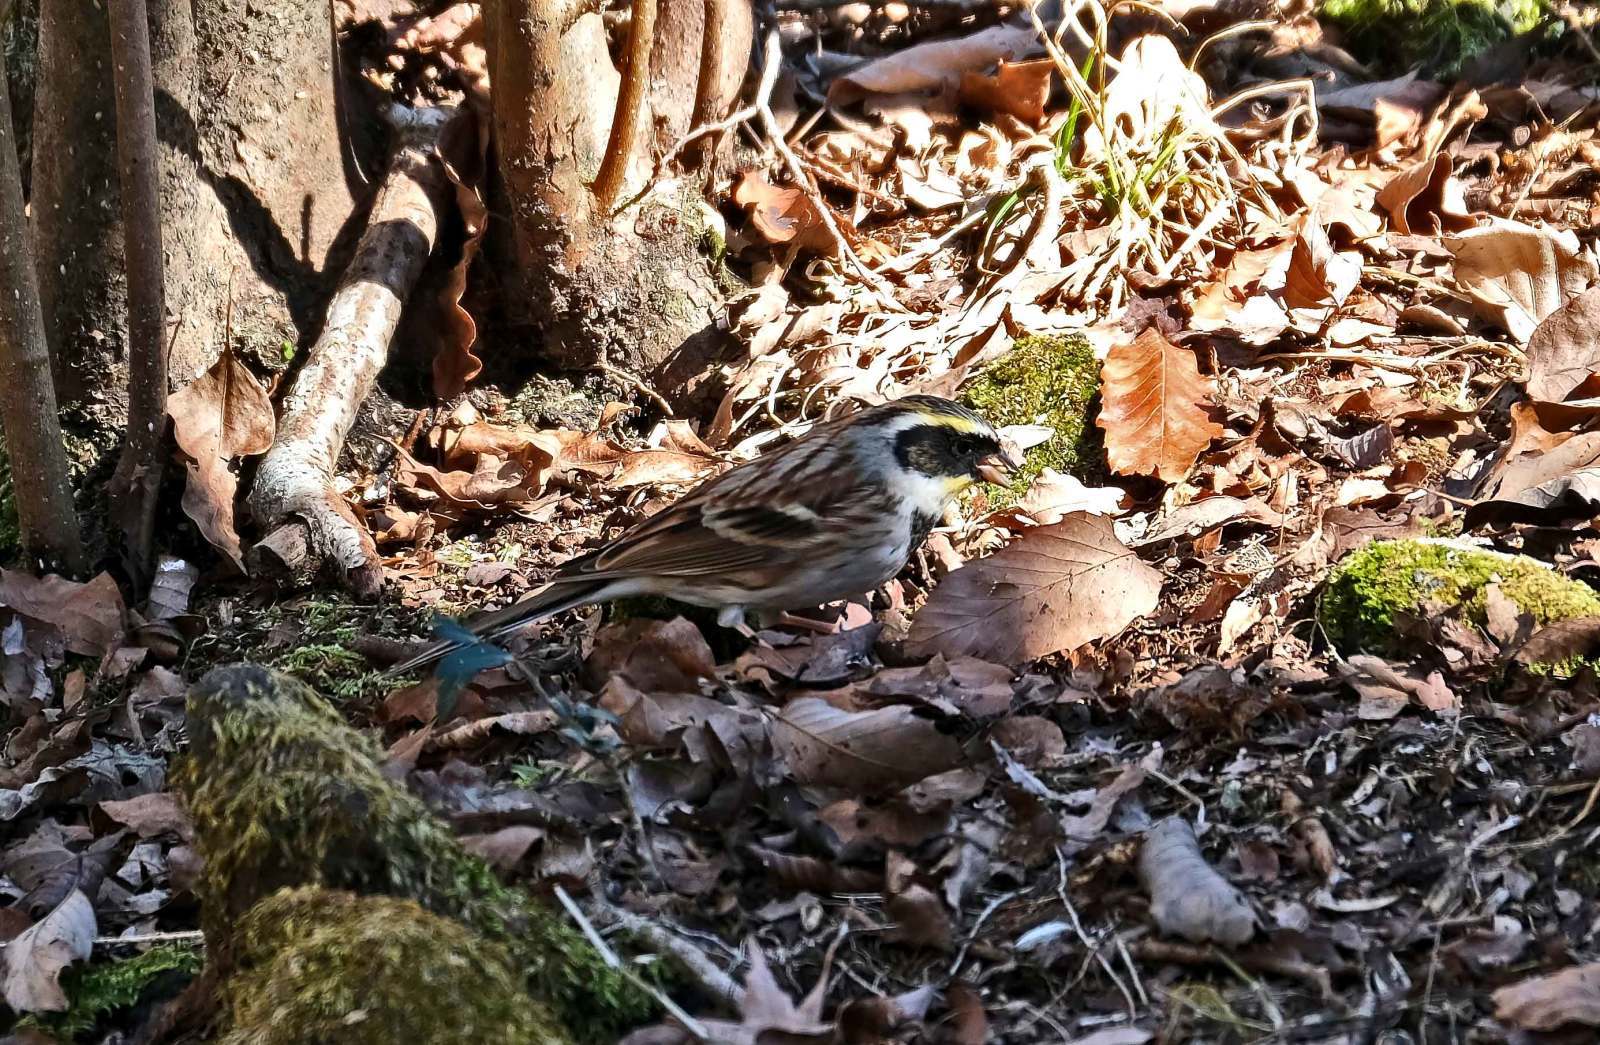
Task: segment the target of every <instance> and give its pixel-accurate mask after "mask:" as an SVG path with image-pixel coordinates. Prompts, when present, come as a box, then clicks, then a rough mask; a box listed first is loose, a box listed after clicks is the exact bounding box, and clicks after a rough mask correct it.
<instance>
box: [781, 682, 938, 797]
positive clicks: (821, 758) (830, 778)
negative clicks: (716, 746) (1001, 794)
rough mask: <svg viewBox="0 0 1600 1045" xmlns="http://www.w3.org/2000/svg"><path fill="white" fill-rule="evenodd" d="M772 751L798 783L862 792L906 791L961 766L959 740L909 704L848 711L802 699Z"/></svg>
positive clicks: (786, 713)
mask: <svg viewBox="0 0 1600 1045" xmlns="http://www.w3.org/2000/svg"><path fill="white" fill-rule="evenodd" d="M772 747H773V750H774V751H776V752H777V753H778V754H779V755H780V756H781V757H782V758H783V760H784V762H785V764H786V765H787V766H788V768H789V775H790V776H791V777H793V778H794V779H795V780H796V781H797V782H799V783H801V784H825V785H830V786H834V787H844V788H849V789H850V790H852V791H856V792H868V791H886V790H891V789H894V788H900V787H905V786H906V785H908V784H914V783H916V782H917V781H919V780H921V779H922V778H923V777H927V776H932V775H933V774H935V773H942V772H944V771H945V770H947V769H953V768H955V767H956V766H957V765H960V763H961V745H960V744H958V743H956V740H955V738H954V737H952V736H950V735H948V734H946V733H942V732H940V731H939V728H938V725H937V724H936V723H935V722H934V721H933V720H932V719H930V718H927V717H926V716H924V715H920V714H918V713H917V711H916V709H914V708H911V707H908V706H906V705H904V704H895V705H891V706H889V707H884V708H877V709H876V710H873V711H843V710H841V709H839V708H836V707H834V706H833V705H832V704H829V703H828V702H827V701H825V700H822V699H819V698H817V697H798V698H796V699H794V700H791V701H789V703H787V704H785V705H784V706H783V710H782V711H781V712H779V713H778V717H777V719H776V720H775V721H774V722H773V724H772Z"/></svg>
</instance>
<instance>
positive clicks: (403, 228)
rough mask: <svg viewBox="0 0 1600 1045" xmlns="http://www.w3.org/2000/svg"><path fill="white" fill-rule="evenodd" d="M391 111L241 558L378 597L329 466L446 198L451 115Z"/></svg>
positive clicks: (378, 570)
mask: <svg viewBox="0 0 1600 1045" xmlns="http://www.w3.org/2000/svg"><path fill="white" fill-rule="evenodd" d="M394 112H395V115H393V116H392V117H391V119H392V121H393V123H394V126H395V131H396V133H397V135H398V137H399V141H398V144H397V145H396V147H395V150H394V158H393V160H392V161H391V163H390V166H389V173H388V176H387V177H386V178H385V179H384V182H383V185H382V186H381V187H380V189H379V191H378V198H377V200H376V202H375V203H374V204H373V207H372V217H371V218H370V219H369V221H368V224H367V231H366V232H365V233H364V234H363V235H362V237H361V242H360V243H359V244H358V245H357V246H356V253H355V257H354V258H352V259H351V262H350V267H349V268H348V269H347V270H346V271H345V274H344V279H343V281H342V282H341V283H340V286H339V289H338V290H337V291H335V292H334V295H333V300H332V301H330V302H329V303H328V315H327V320H326V322H325V324H324V325H323V328H322V334H321V336H319V337H318V338H317V342H316V344H315V345H313V346H312V347H311V352H310V353H309V356H308V358H307V360H306V364H305V367H304V368H303V369H302V370H301V371H300V373H299V375H298V376H297V377H296V378H295V381H294V387H293V388H292V389H290V391H289V394H288V396H287V397H286V398H285V399H284V404H283V418H282V420H281V421H279V423H278V434H277V437H276V438H275V439H274V441H273V444H272V449H271V450H269V451H267V455H266V457H264V458H263V459H262V461H261V468H260V470H259V471H258V472H257V473H256V480H255V485H254V486H252V487H251V490H250V507H251V510H252V511H253V512H254V513H255V517H256V520H257V523H258V525H259V526H261V528H262V529H265V530H266V531H267V536H266V537H265V538H263V539H262V541H261V542H260V543H259V544H257V545H256V546H255V547H254V548H253V549H251V552H250V558H251V562H252V565H254V566H255V567H256V568H258V569H260V568H269V569H270V568H277V569H279V570H282V571H286V572H287V573H289V574H290V575H292V576H295V577H297V578H301V579H303V578H305V577H306V576H308V575H310V574H312V573H315V572H317V571H318V570H319V569H321V568H323V567H334V568H336V569H337V572H338V574H339V577H340V579H341V580H342V581H343V583H344V584H345V585H346V586H347V587H349V588H350V589H351V590H352V591H353V592H355V593H356V594H357V595H359V596H363V597H371V596H373V595H376V594H377V592H378V588H379V587H380V586H381V584H382V582H383V571H382V567H381V566H380V565H379V563H378V550H377V547H376V546H375V545H374V544H373V542H372V536H371V534H369V533H368V532H367V529H366V527H365V526H363V525H361V523H360V522H358V521H357V520H356V518H355V515H354V514H353V513H352V512H351V511H350V506H349V505H347V504H346V503H345V501H344V498H343V497H342V496H340V494H339V492H338V491H337V490H335V489H334V488H333V477H334V469H335V468H336V466H337V464H338V460H339V453H340V451H341V450H342V449H343V448H344V441H345V437H346V436H348V435H349V434H350V426H351V425H352V424H354V423H355V418H356V411H357V410H358V409H360V407H361V404H362V402H363V401H364V400H365V399H366V398H367V393H369V392H370V391H372V386H373V383H374V382H375V381H376V380H377V377H378V372H379V371H380V370H382V369H383V365H384V362H385V361H386V360H387V358H388V355H389V341H390V339H391V338H392V337H393V336H394V331H395V326H396V324H398V323H399V321H400V312H401V309H402V308H403V307H404V305H405V300H406V298H407V297H408V296H409V295H410V293H411V289H412V287H413V286H414V285H415V284H416V282H417V277H418V276H420V275H421V274H422V267H423V265H424V263H425V262H426V261H427V260H428V255H429V253H430V252H431V251H432V250H433V242H434V237H435V235H436V234H437V232H438V228H439V218H440V216H441V214H442V212H443V209H444V208H445V207H446V206H447V205H448V204H447V201H448V200H449V199H450V185H449V182H448V181H447V180H446V178H445V175H444V168H443V166H442V165H441V164H440V163H439V161H438V159H437V158H436V157H435V154H434V153H435V147H436V145H437V143H438V140H439V136H440V132H441V131H442V129H443V128H444V125H445V123H446V121H447V120H448V119H449V117H450V115H451V113H452V110H449V109H443V108H439V109H400V108H397V109H396V110H395V111H394Z"/></svg>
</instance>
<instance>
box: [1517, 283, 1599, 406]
mask: <svg viewBox="0 0 1600 1045" xmlns="http://www.w3.org/2000/svg"><path fill="white" fill-rule="evenodd" d="M1597 373H1600V287H1595V288H1594V289H1592V290H1589V291H1586V292H1584V293H1582V294H1579V295H1578V296H1577V297H1575V298H1573V299H1572V300H1571V301H1568V302H1567V303H1566V304H1565V305H1562V306H1561V307H1560V308H1558V309H1556V310H1555V311H1554V312H1552V313H1550V314H1549V315H1548V316H1546V317H1544V319H1543V320H1542V321H1540V323H1539V325H1538V326H1537V327H1535V328H1534V330H1533V333H1532V334H1531V335H1529V337H1528V397H1529V398H1530V399H1536V400H1539V401H1541V402H1545V403H1559V402H1561V401H1562V400H1564V399H1571V398H1577V397H1581V396H1583V395H1584V394H1585V393H1586V392H1588V391H1593V392H1600V380H1597V379H1596V377H1595V375H1596V374H1597ZM1573 393H1578V395H1577V396H1576V397H1575V396H1574V394H1573Z"/></svg>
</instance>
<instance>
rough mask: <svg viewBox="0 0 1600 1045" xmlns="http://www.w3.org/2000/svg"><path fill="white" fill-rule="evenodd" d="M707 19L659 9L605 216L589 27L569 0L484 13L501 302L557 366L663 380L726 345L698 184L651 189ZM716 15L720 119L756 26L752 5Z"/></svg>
mask: <svg viewBox="0 0 1600 1045" xmlns="http://www.w3.org/2000/svg"><path fill="white" fill-rule="evenodd" d="M707 6H708V5H707V4H706V2H705V0H661V4H660V17H659V19H658V20H657V22H656V25H657V26H658V27H659V29H660V32H659V34H658V35H656V36H655V37H654V39H653V40H652V47H651V55H652V58H651V70H650V73H651V77H650V81H651V82H650V91H649V92H648V94H647V96H646V98H645V99H644V100H643V101H642V102H641V104H642V105H644V106H647V107H648V110H647V111H644V112H641V113H640V114H639V118H638V119H637V120H636V121H635V125H636V126H638V127H639V128H641V130H640V133H638V134H637V135H636V136H635V138H636V140H635V141H633V142H631V143H628V144H629V145H630V146H631V147H630V148H629V149H628V150H627V155H628V156H630V157H631V162H630V163H629V164H627V165H626V169H625V170H624V171H622V172H621V175H620V178H621V185H622V187H621V191H620V192H619V193H618V194H617V201H618V208H619V209H616V210H614V211H613V212H610V213H607V212H605V210H604V209H603V208H602V207H600V206H598V205H597V200H596V198H595V195H594V194H593V193H592V192H591V190H590V187H589V186H590V184H591V183H592V182H593V181H594V179H595V178H596V176H597V174H598V173H599V172H600V168H601V160H602V157H603V156H605V155H606V148H605V144H606V137H607V134H608V132H609V130H610V125H611V121H612V117H613V111H614V109H615V104H616V94H617V82H618V77H617V73H616V70H615V68H614V67H613V65H612V62H611V57H610V54H609V52H608V50H607V48H606V45H605V38H604V34H603V33H602V32H601V30H600V25H599V20H598V18H597V17H595V16H594V15H585V16H583V17H581V18H577V19H576V20H575V21H573V20H572V17H571V15H572V10H573V9H574V7H575V5H574V4H573V3H571V2H569V0H505V2H504V3H501V4H496V5H489V9H488V12H487V14H488V19H489V21H488V29H489V39H490V46H489V61H490V80H491V82H492V83H493V84H494V92H493V101H494V124H495V127H494V129H495V141H496V148H497V149H498V150H499V159H500V168H501V175H502V177H503V179H504V182H505V187H506V193H507V196H508V197H509V203H510V210H511V214H512V223H513V226H514V229H513V231H514V241H515V255H516V256H515V259H514V260H515V265H516V268H517V270H518V271H517V273H516V279H517V280H518V281H520V289H521V290H522V293H521V294H520V295H516V296H513V297H512V300H518V299H520V300H521V301H523V302H524V303H525V307H526V309H527V311H526V313H525V314H524V315H522V316H520V317H513V318H514V319H515V320H520V321H521V322H525V323H528V324H530V325H534V326H536V327H537V328H538V329H539V330H540V332H541V333H542V335H543V338H544V351H545V354H546V355H547V356H548V357H549V358H550V359H552V360H553V361H554V362H556V363H557V364H558V365H561V366H565V367H570V368H575V369H576V368H583V367H589V366H593V365H595V364H597V363H607V364H611V365H618V366H622V367H625V368H628V369H630V370H632V371H634V372H635V373H637V374H639V375H641V376H645V377H651V376H659V375H660V373H661V372H662V370H663V367H664V365H666V364H669V363H671V362H673V361H674V358H675V357H681V356H683V355H685V354H687V355H691V356H699V357H701V358H706V357H709V356H710V355H711V354H713V353H714V351H715V350H716V349H717V348H718V347H719V346H720V344H721V342H722V337H721V335H720V334H719V333H718V332H717V331H716V329H715V327H714V325H713V318H714V314H715V310H716V308H717V306H718V305H719V304H720V293H719V291H718V289H717V286H716V282H715V280H714V278H713V275H712V272H711V269H710V265H709V263H708V260H707V257H706V255H705V252H704V250H703V249H702V248H703V240H704V238H705V234H706V222H705V220H704V218H703V217H702V214H701V208H702V207H703V206H704V203H703V201H702V199H701V197H700V190H699V187H698V185H697V184H694V183H692V182H688V181H686V182H685V183H683V184H682V185H680V186H678V188H677V189H676V191H673V192H660V191H654V190H656V189H658V186H657V185H656V184H654V183H653V182H652V174H653V172H654V167H655V163H656V160H657V157H659V156H660V155H661V153H662V152H663V151H664V150H665V148H666V145H667V144H668V143H669V142H670V141H671V140H672V139H673V138H675V137H676V136H677V134H678V133H681V130H682V129H686V128H687V126H688V121H689V120H690V118H691V113H692V111H693V109H694V104H695V98H696V84H697V83H698V81H699V71H700V65H701V62H700V55H701V45H702V36H703V34H702V32H701V27H702V26H703V24H704V21H705V19H704V12H705V10H706V9H707ZM711 6H713V7H715V8H718V9H721V10H724V11H725V16H724V17H723V21H722V24H721V25H720V26H718V27H717V28H718V31H719V33H720V43H721V48H720V53H721V56H722V63H723V67H722V69H721V70H720V75H718V76H716V77H715V90H714V91H712V93H711V95H710V101H709V108H711V109H713V110H716V109H720V108H724V107H726V106H728V105H729V104H731V102H732V99H733V98H734V96H735V93H736V91H737V88H738V85H739V83H740V81H741V80H742V77H743V71H744V69H745V67H746V65H747V64H748V59H749V51H750V38H751V14H750V5H749V2H748V0H728V2H727V3H719V4H714V5H711ZM569 22H571V25H570V27H568V23H569ZM629 50H630V51H631V50H633V48H631V47H630V48H629ZM597 70H598V71H599V72H598V73H597ZM619 137H626V136H625V135H623V136H619ZM612 154H613V155H615V150H612ZM604 187H605V186H602V188H604ZM645 189H650V190H652V191H651V192H649V193H647V194H645V195H643V197H642V198H639V197H640V196H641V193H642V192H643V190H645ZM674 369H677V368H676V367H674ZM669 391H670V390H669Z"/></svg>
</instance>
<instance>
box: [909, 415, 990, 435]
mask: <svg viewBox="0 0 1600 1045" xmlns="http://www.w3.org/2000/svg"><path fill="white" fill-rule="evenodd" d="M917 413H918V414H919V415H920V416H922V417H923V418H925V419H926V420H928V421H930V422H932V423H933V424H936V425H944V426H945V427H946V428H954V429H955V430H956V431H958V432H967V433H977V432H979V431H981V429H980V428H979V425H978V423H977V422H976V421H974V420H973V419H972V418H970V417H962V416H961V415H960V414H941V413H937V412H936V411H933V410H918V411H917Z"/></svg>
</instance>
